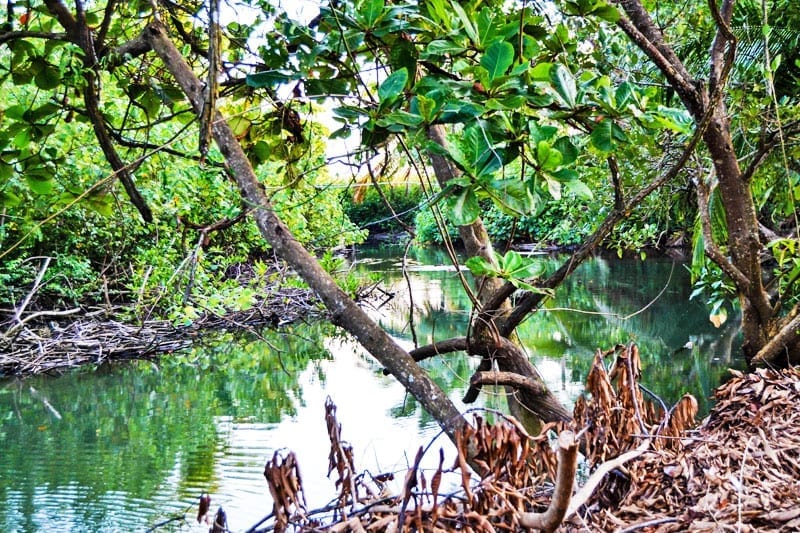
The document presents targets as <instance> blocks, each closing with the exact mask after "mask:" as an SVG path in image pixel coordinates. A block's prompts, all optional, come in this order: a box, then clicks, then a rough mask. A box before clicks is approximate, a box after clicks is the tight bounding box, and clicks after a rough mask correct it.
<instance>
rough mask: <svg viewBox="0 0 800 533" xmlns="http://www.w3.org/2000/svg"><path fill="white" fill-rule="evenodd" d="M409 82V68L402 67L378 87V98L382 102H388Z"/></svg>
mask: <svg viewBox="0 0 800 533" xmlns="http://www.w3.org/2000/svg"><path fill="white" fill-rule="evenodd" d="M406 82H408V70H406V69H405V68H401V69H400V70H397V71H395V72H392V73H391V75H389V77H388V78H386V79H385V80H383V83H381V86H380V87H378V98H379V99H380V101H381V102H386V101H389V100H393V99H394V98H396V97H397V96H398V95H399V94H400V93H401V92H403V89H404V88H405V86H406Z"/></svg>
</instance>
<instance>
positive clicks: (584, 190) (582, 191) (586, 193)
mask: <svg viewBox="0 0 800 533" xmlns="http://www.w3.org/2000/svg"><path fill="white" fill-rule="evenodd" d="M564 185H565V188H566V189H567V192H569V193H572V194H574V195H575V196H577V197H578V198H580V199H581V200H592V199H594V194H593V193H592V190H591V189H590V188H589V187H588V185H586V184H585V183H584V182H582V181H581V180H570V181H568V182H566V183H565V184H564Z"/></svg>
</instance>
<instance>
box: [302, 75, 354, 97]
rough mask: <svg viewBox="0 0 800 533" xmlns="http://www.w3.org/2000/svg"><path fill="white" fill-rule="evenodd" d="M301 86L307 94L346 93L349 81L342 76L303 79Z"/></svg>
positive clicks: (348, 88) (327, 94)
mask: <svg viewBox="0 0 800 533" xmlns="http://www.w3.org/2000/svg"><path fill="white" fill-rule="evenodd" d="M303 86H304V87H305V89H306V94H307V95H308V96H329V95H332V94H347V93H348V91H349V90H350V82H349V81H348V80H345V79H342V78H329V79H310V80H305V81H304V82H303Z"/></svg>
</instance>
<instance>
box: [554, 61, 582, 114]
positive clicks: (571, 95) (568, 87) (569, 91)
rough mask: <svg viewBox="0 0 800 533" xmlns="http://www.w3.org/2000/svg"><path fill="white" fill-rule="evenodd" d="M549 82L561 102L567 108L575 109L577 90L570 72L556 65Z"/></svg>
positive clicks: (562, 66)
mask: <svg viewBox="0 0 800 533" xmlns="http://www.w3.org/2000/svg"><path fill="white" fill-rule="evenodd" d="M550 82H551V83H552V85H553V88H554V89H555V90H556V93H557V94H558V96H560V97H561V100H562V102H563V103H564V104H565V105H566V106H567V107H569V108H573V107H575V98H576V96H577V94H578V88H577V86H576V84H575V77H574V76H573V75H572V72H570V71H569V69H568V68H567V67H565V66H564V65H556V67H555V68H554V69H553V70H552V71H551V73H550Z"/></svg>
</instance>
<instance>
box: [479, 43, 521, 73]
mask: <svg viewBox="0 0 800 533" xmlns="http://www.w3.org/2000/svg"><path fill="white" fill-rule="evenodd" d="M513 62H514V47H513V46H511V45H510V44H509V43H507V42H496V43H494V44H492V45H491V46H489V48H487V49H486V52H485V53H484V54H483V57H481V66H482V67H483V68H485V69H486V70H487V72H488V73H489V81H494V80H495V79H497V78H499V77H500V76H502V75H503V74H505V73H506V71H507V70H508V68H509V67H510V66H511V64H512V63H513Z"/></svg>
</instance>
